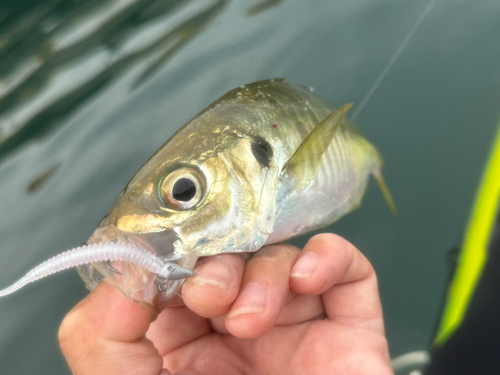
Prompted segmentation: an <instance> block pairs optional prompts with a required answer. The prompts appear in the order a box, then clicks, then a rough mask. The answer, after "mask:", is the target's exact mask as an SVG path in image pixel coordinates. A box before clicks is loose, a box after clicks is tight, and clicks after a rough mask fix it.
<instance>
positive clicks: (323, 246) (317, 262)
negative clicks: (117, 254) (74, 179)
mask: <svg viewBox="0 0 500 375" xmlns="http://www.w3.org/2000/svg"><path fill="white" fill-rule="evenodd" d="M195 271H196V276H195V277H193V278H190V279H188V280H187V281H186V283H185V284H184V286H183V290H182V295H183V298H184V303H185V305H183V306H180V307H169V308H167V309H165V310H164V311H163V312H162V313H161V314H160V315H159V316H158V318H157V319H156V321H154V322H153V323H151V315H150V313H149V312H148V310H147V309H146V308H145V307H144V306H141V305H139V304H136V303H134V302H132V301H130V300H128V299H126V298H125V297H124V296H123V295H122V294H121V293H120V292H119V291H118V290H117V289H116V288H114V287H112V286H110V285H108V284H107V283H102V284H101V285H99V286H98V287H97V288H96V289H95V290H94V291H93V292H92V293H90V295H89V296H88V297H87V298H85V299H84V300H83V301H81V302H80V303H79V304H78V305H77V306H76V307H75V308H74V309H73V310H72V311H71V312H70V313H69V314H68V315H67V316H66V318H65V319H64V321H63V323H62V325H61V328H60V331H59V340H60V343H61V348H62V351H63V353H64V355H65V357H66V359H67V361H68V363H69V366H70V367H71V369H72V371H73V373H74V374H81V375H87V374H89V375H90V374H92V375H94V374H99V375H110V374H120V375H129V374H130V375H132V374H133V375H137V374H141V375H168V374H170V372H169V371H168V370H165V369H164V368H168V369H169V370H170V371H172V372H173V373H175V374H177V375H199V374H204V375H217V374H221V375H222V374H224V375H233V374H238V375H250V374H258V375H262V374H290V375H292V374H300V375H303V374H309V375H316V374H317V375H324V374H350V375H365V374H370V375H371V374H377V375H390V374H393V371H392V368H391V365H390V358H389V352H388V347H387V341H386V339H385V336H384V323H383V318H382V308H381V305H380V299H379V294H378V287H377V279H376V275H375V272H374V270H373V268H372V266H371V264H370V263H369V261H368V260H367V259H366V258H365V257H364V256H363V255H362V254H361V253H360V252H359V251H358V250H357V249H356V248H355V247H354V246H353V245H351V244H350V243H349V242H347V241H346V240H344V239H342V238H341V237H339V236H336V235H332V234H321V235H317V236H315V237H313V238H311V239H310V240H309V242H308V243H307V244H306V246H305V247H304V250H303V251H302V252H300V251H299V250H298V249H297V248H295V247H292V246H289V245H271V246H266V247H264V248H262V249H261V250H259V251H258V252H257V253H255V254H224V255H218V256H214V257H208V258H205V259H204V260H202V262H200V263H199V264H198V265H197V268H196V270H195ZM145 335H146V337H147V338H145V337H144V336H145Z"/></svg>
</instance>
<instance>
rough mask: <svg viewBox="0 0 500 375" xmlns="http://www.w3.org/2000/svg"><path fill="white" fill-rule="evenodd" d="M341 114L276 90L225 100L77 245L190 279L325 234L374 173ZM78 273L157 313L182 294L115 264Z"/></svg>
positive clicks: (170, 284) (374, 163)
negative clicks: (230, 259) (156, 263)
mask: <svg viewBox="0 0 500 375" xmlns="http://www.w3.org/2000/svg"><path fill="white" fill-rule="evenodd" d="M346 111H347V108H343V109H339V110H338V111H335V110H334V108H332V107H331V106H330V105H328V104H326V103H325V102H324V101H322V100H321V99H320V98H319V97H317V96H316V95H314V94H313V93H312V92H310V91H309V90H308V89H306V88H303V87H301V86H295V85H292V84H290V83H288V82H286V81H284V80H282V79H274V80H267V81H261V82H257V83H253V84H250V85H247V86H242V87H239V88H237V89H235V90H232V91H230V92H229V93H227V94H226V95H224V96H223V97H221V98H220V99H218V100H217V101H216V102H214V103H213V104H212V105H210V106H209V107H208V108H206V109H205V110H204V111H202V112H201V113H200V114H199V115H198V116H196V117H195V118H194V119H193V120H191V121H190V122H189V123H188V124H186V125H185V126H184V127H183V128H181V129H180V130H179V131H178V132H177V133H176V134H175V135H174V136H173V137H172V138H171V139H169V140H168V141H167V142H166V143H165V144H164V145H163V146H162V147H161V148H160V149H159V150H158V151H157V152H156V153H155V154H154V155H153V156H152V157H151V159H150V160H148V161H147V162H146V164H145V165H144V166H143V167H142V168H141V169H140V170H139V171H138V173H137V174H136V175H135V176H134V177H133V178H132V180H131V181H130V182H129V184H128V185H127V186H126V188H125V189H124V191H123V192H122V194H121V195H120V196H119V197H118V199H117V201H116V202H115V204H114V205H113V206H112V208H111V209H110V211H109V213H108V214H107V215H106V217H105V218H104V219H103V220H102V222H101V223H100V224H99V226H98V228H97V229H96V231H95V233H94V234H93V235H92V236H91V237H90V239H89V243H101V242H109V241H111V242H119V243H130V244H133V245H134V246H137V247H140V248H143V249H146V250H147V251H150V252H152V253H154V254H155V255H157V256H158V257H159V258H161V259H162V260H164V261H165V262H171V263H174V264H177V265H179V266H182V267H184V268H187V269H191V270H192V269H193V268H194V265H195V263H196V260H197V259H198V258H199V257H202V256H210V255H215V254H220V253H227V252H252V251H257V250H259V249H260V248H261V247H262V246H263V245H266V244H271V243H277V242H281V241H284V240H286V239H288V238H291V237H294V236H297V235H301V234H304V233H306V232H308V231H310V230H313V229H317V228H320V227H324V226H326V225H328V224H330V223H332V222H333V221H335V220H336V219H338V218H339V217H340V216H342V215H344V214H346V213H347V212H349V211H351V210H352V209H354V208H356V207H357V206H358V205H359V204H360V202H361V199H362V197H363V194H364V191H365V189H366V185H367V181H368V177H369V175H370V174H374V175H375V176H377V177H380V168H381V164H382V160H381V158H380V156H379V154H378V152H377V150H376V149H375V148H374V147H373V146H372V145H371V144H370V143H369V142H368V141H367V140H366V139H365V138H363V137H362V136H361V135H360V134H359V132H357V131H356V130H355V129H354V127H353V126H352V125H350V124H349V123H348V122H347V121H345V120H343V116H344V115H345V112H346ZM337 112H338V113H337ZM316 129H319V130H318V131H317V130H316ZM332 129H333V130H332ZM320 131H323V133H321V132H320ZM325 134H326V136H325ZM329 134H330V135H329ZM79 273H80V275H81V276H82V278H83V279H84V281H85V282H86V283H87V284H88V285H89V286H90V287H91V288H93V287H94V286H95V285H97V283H98V282H99V281H101V280H102V279H103V278H107V279H108V280H109V281H111V282H112V283H114V284H115V285H116V286H117V287H118V288H120V289H121V290H122V292H123V293H124V294H125V295H127V296H128V297H129V298H132V299H134V300H137V301H140V302H144V303H146V304H150V305H153V306H154V307H155V308H156V309H157V310H160V309H162V308H163V307H165V306H166V305H167V304H168V303H169V302H170V301H171V299H172V298H173V296H174V295H175V293H177V291H178V290H179V288H180V286H181V285H182V280H167V281H165V280H161V279H158V277H157V276H156V275H152V274H151V273H148V272H147V271H145V270H144V269H143V268H141V267H140V266H137V265H134V264H133V263H126V262H115V263H113V264H109V263H104V262H99V263H93V264H92V265H87V266H81V267H79Z"/></svg>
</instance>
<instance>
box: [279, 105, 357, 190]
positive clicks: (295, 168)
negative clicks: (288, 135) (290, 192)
mask: <svg viewBox="0 0 500 375" xmlns="http://www.w3.org/2000/svg"><path fill="white" fill-rule="evenodd" d="M351 107H352V103H349V104H346V105H344V106H342V107H340V108H338V109H336V110H335V111H333V112H332V113H331V114H330V115H328V117H326V118H325V119H324V120H323V121H321V122H320V123H319V124H318V125H317V126H316V127H315V128H314V129H313V130H312V131H311V132H310V133H309V135H308V136H307V137H306V138H305V139H304V140H303V141H302V143H301V144H300V146H299V147H298V148H297V150H296V151H295V153H294V154H293V155H292V157H291V158H290V159H289V160H288V162H287V164H286V165H285V167H284V169H283V171H284V172H286V173H287V174H288V175H289V176H293V178H294V179H295V180H296V183H297V184H298V187H299V188H300V187H305V186H307V184H309V183H310V182H311V181H312V180H313V179H314V178H315V177H316V176H317V175H318V172H319V167H320V166H321V162H322V160H323V154H324V153H325V151H326V150H327V149H328V146H330V143H331V142H332V139H333V137H334V135H335V132H336V131H337V130H338V129H339V127H340V124H341V123H342V120H343V119H344V117H345V115H346V114H347V111H348V110H349V108H351Z"/></svg>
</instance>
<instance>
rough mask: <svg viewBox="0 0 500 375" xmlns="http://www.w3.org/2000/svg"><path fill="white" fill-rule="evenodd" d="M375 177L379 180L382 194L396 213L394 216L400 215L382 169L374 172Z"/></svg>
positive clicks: (393, 212)
mask: <svg viewBox="0 0 500 375" xmlns="http://www.w3.org/2000/svg"><path fill="white" fill-rule="evenodd" d="M373 177H375V179H376V180H377V183H378V187H379V188H380V191H381V192H382V195H383V196H384V199H385V201H386V202H387V205H388V206H389V209H390V210H391V212H392V214H393V215H394V217H398V210H397V208H396V204H395V203H394V200H393V199H392V195H391V192H390V191H389V188H388V187H387V185H386V184H385V181H384V178H383V177H382V173H381V172H380V169H378V170H376V171H375V172H373Z"/></svg>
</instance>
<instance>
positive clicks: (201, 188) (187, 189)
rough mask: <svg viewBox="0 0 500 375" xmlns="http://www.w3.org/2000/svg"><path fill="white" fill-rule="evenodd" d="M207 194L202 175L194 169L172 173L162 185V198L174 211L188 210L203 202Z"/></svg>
mask: <svg viewBox="0 0 500 375" xmlns="http://www.w3.org/2000/svg"><path fill="white" fill-rule="evenodd" d="M204 192H205V181H204V178H203V176H202V174H201V173H200V172H199V171H197V170H195V169H193V168H179V169H176V170H175V171H172V172H170V173H169V174H168V175H167V176H165V178H164V179H163V181H162V182H161V184H160V189H159V193H160V198H161V200H162V201H163V203H164V204H165V205H166V206H168V207H170V208H173V209H174V210H188V209H190V208H192V207H194V206H196V205H197V204H198V203H200V202H201V200H202V198H203V195H204Z"/></svg>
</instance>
